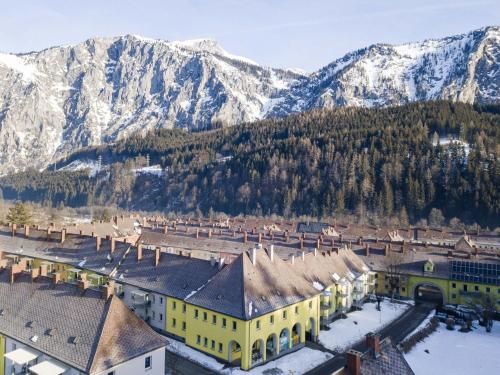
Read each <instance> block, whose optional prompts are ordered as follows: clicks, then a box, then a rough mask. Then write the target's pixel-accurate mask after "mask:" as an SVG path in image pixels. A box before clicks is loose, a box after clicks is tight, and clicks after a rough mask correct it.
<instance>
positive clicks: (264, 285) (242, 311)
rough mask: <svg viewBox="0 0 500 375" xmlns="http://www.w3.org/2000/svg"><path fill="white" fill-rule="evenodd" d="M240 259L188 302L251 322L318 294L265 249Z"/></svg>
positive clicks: (288, 265) (188, 299)
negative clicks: (253, 257) (253, 255)
mask: <svg viewBox="0 0 500 375" xmlns="http://www.w3.org/2000/svg"><path fill="white" fill-rule="evenodd" d="M250 258H251V253H244V254H241V255H240V256H238V258H237V259H235V260H234V261H233V262H232V263H231V264H229V265H228V266H226V267H225V268H224V269H223V270H222V271H220V272H219V273H218V274H217V275H215V276H214V277H213V279H212V280H210V282H208V283H207V285H205V286H204V287H203V288H201V289H200V291H198V292H197V293H195V294H193V295H192V296H190V297H189V298H187V301H189V302H190V303H192V304H194V305H198V306H202V307H206V308H208V309H210V310H214V311H217V312H220V313H223V314H227V315H231V316H234V317H236V318H239V319H244V320H249V319H253V318H255V317H257V316H260V315H263V314H266V313H269V312H271V311H274V310H276V309H279V308H282V307H285V306H288V305H291V304H294V303H297V302H299V301H302V300H304V299H307V298H310V297H312V296H314V295H316V294H317V293H318V291H317V290H316V289H315V288H314V287H313V285H312V284H311V283H309V282H307V281H306V280H304V279H303V278H302V277H300V276H299V275H298V274H297V273H296V272H294V270H293V269H292V265H290V264H289V263H287V262H285V261H283V260H282V259H280V258H279V257H278V256H274V257H273V261H271V259H270V257H269V256H268V254H267V253H266V251H265V250H263V249H260V250H257V251H256V264H255V265H254V264H253V263H252V261H251V259H250Z"/></svg>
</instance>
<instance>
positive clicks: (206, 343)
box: [203, 337, 208, 348]
mask: <svg viewBox="0 0 500 375" xmlns="http://www.w3.org/2000/svg"><path fill="white" fill-rule="evenodd" d="M203 346H204V347H205V348H206V347H207V346H208V339H207V338H206V337H204V338H203Z"/></svg>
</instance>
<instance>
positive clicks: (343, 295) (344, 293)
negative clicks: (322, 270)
mask: <svg viewBox="0 0 500 375" xmlns="http://www.w3.org/2000/svg"><path fill="white" fill-rule="evenodd" d="M337 297H339V298H346V297H349V292H347V291H337Z"/></svg>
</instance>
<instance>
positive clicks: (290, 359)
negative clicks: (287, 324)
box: [167, 338, 333, 375]
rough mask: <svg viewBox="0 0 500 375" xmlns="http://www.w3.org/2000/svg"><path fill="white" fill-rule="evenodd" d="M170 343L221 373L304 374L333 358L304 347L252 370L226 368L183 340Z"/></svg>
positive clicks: (172, 350)
mask: <svg viewBox="0 0 500 375" xmlns="http://www.w3.org/2000/svg"><path fill="white" fill-rule="evenodd" d="M168 341H169V345H168V346H167V350H169V351H171V352H173V353H177V354H179V355H180V356H182V357H184V358H188V359H189V360H191V361H192V362H195V363H198V364H200V365H202V366H204V367H207V368H209V369H211V370H214V371H216V372H218V373H220V374H227V375H229V374H239V375H258V374H262V373H263V372H264V371H266V370H270V369H276V373H279V372H278V371H281V372H282V373H283V374H289V373H293V374H295V375H299V374H303V373H305V372H307V371H309V370H311V369H313V368H314V367H316V366H318V365H319V364H321V363H323V362H325V361H327V360H328V359H330V358H332V357H333V355H332V354H330V353H324V352H321V351H319V350H313V349H309V348H302V349H300V350H298V351H296V352H293V353H290V354H288V355H285V356H283V357H280V358H278V359H277V360H275V361H271V362H268V363H266V364H265V365H262V366H258V367H256V368H254V369H252V370H250V371H243V370H240V369H238V368H226V369H224V367H225V365H224V364H223V363H221V362H218V361H217V360H216V359H214V358H212V357H210V356H208V355H205V354H203V353H201V352H199V351H197V350H195V349H192V348H190V347H188V346H187V345H185V344H184V343H182V342H179V341H176V340H173V339H171V338H168ZM167 366H168V364H167Z"/></svg>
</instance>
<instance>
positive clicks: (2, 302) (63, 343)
mask: <svg viewBox="0 0 500 375" xmlns="http://www.w3.org/2000/svg"><path fill="white" fill-rule="evenodd" d="M0 310H2V314H0V333H2V334H4V335H6V336H8V337H12V338H13V339H15V340H17V341H20V342H23V343H25V344H26V345H29V346H30V347H32V348H34V349H36V350H39V351H41V352H43V353H46V354H48V355H49V356H51V357H54V358H57V359H58V360H60V361H62V362H64V363H66V364H68V365H69V366H71V367H74V368H76V369H78V370H80V371H83V372H89V370H90V367H91V366H94V367H95V369H96V371H98V370H102V369H106V368H109V366H108V365H115V364H118V363H120V362H123V361H126V360H128V359H131V358H133V357H135V356H136V355H138V354H139V353H147V352H149V351H151V350H153V349H156V348H159V347H162V346H164V345H165V343H164V342H163V341H162V340H163V339H162V338H161V336H159V335H157V334H156V333H154V332H153V331H152V330H151V328H149V327H148V325H147V324H146V323H144V322H142V321H140V319H139V321H137V319H138V318H137V317H136V316H135V315H134V314H133V313H132V312H131V311H129V310H128V309H127V308H126V307H125V305H123V303H122V302H121V301H120V300H119V298H117V297H112V298H110V299H109V300H108V301H105V300H104V299H102V298H101V293H100V292H98V291H94V290H90V289H88V290H86V291H81V290H79V289H77V287H76V286H74V285H70V284H64V283H59V284H57V285H54V284H53V283H51V282H50V280H48V279H46V278H39V279H38V280H36V281H34V282H33V281H32V280H31V276H29V275H25V274H21V275H18V276H17V277H16V281H15V282H14V283H13V284H10V283H9V282H8V272H7V271H3V272H1V273H0ZM115 319H116V322H115V321H113V320H115ZM124 321H127V323H128V322H132V324H131V327H125V326H124V327H121V326H120V325H117V322H124ZM131 334H132V335H131ZM34 336H37V339H36V340H33V339H32V338H33V337H34ZM132 336H133V337H132ZM75 338H76V339H75ZM103 345H104V346H108V347H109V345H113V346H114V347H113V348H109V349H104V348H103ZM106 350H108V351H106ZM107 353H110V354H112V355H110V361H109V362H105V361H103V360H102V358H103V357H104V356H105V355H107ZM94 354H95V356H94ZM94 357H95V359H94ZM106 366H108V367H106Z"/></svg>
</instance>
